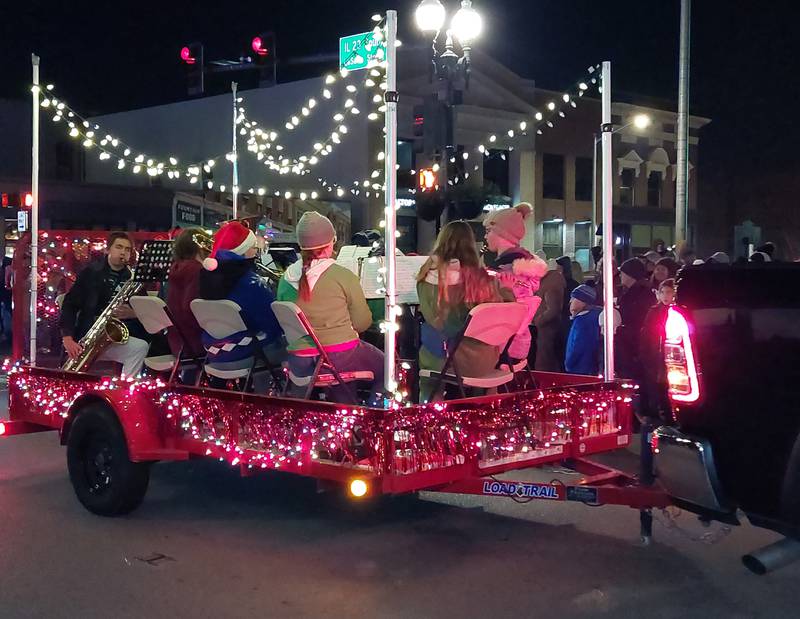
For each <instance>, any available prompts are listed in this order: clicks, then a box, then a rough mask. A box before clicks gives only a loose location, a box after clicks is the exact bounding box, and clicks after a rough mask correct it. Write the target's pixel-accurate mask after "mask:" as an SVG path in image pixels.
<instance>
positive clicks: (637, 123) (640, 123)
mask: <svg viewBox="0 0 800 619" xmlns="http://www.w3.org/2000/svg"><path fill="white" fill-rule="evenodd" d="M652 122H653V119H652V118H650V116H649V115H648V114H636V115H635V116H634V117H633V119H631V121H630V122H628V123H626V124H624V125H622V126H620V127H617V128H616V129H614V130H613V131H612V132H611V135H614V134H615V133H618V132H620V131H623V130H625V129H627V128H628V127H636V128H637V129H639V130H644V129H647V128H648V127H649V126H650V125H651V124H652ZM601 141H602V137H601V136H598V135H597V134H596V133H595V134H594V146H593V147H592V234H593V235H594V236H595V237H596V236H597V145H598V144H600V142H601Z"/></svg>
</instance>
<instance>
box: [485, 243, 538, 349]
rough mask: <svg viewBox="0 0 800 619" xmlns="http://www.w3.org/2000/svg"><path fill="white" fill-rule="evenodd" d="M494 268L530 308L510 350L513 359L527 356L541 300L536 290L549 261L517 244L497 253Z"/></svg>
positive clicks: (515, 296) (505, 283)
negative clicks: (534, 317)
mask: <svg viewBox="0 0 800 619" xmlns="http://www.w3.org/2000/svg"><path fill="white" fill-rule="evenodd" d="M494 270H495V271H497V278H498V280H499V282H500V287H501V288H506V289H508V290H511V291H512V292H513V293H514V298H515V299H516V300H517V303H522V304H523V305H525V306H526V307H527V308H528V318H527V320H526V321H525V323H524V324H523V325H522V327H521V328H520V330H519V331H518V332H517V334H516V335H515V336H514V339H513V340H512V341H511V344H510V345H509V347H508V354H509V356H510V357H511V358H512V359H516V360H519V359H525V358H527V356H528V351H529V350H530V348H531V332H530V329H529V328H528V327H529V325H530V323H531V322H532V321H533V316H534V314H536V310H537V309H539V304H540V303H541V302H542V300H541V298H539V297H537V296H536V291H537V290H539V281H540V280H541V278H542V277H543V276H544V275H545V274H546V273H547V263H546V262H545V261H544V260H542V259H541V258H538V257H536V256H534V255H533V254H531V253H530V252H528V251H527V250H526V249H523V248H522V247H517V248H514V249H510V250H508V251H506V252H504V253H503V254H502V255H500V256H498V258H497V260H496V261H495V268H494Z"/></svg>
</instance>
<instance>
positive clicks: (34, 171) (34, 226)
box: [20, 54, 40, 365]
mask: <svg viewBox="0 0 800 619" xmlns="http://www.w3.org/2000/svg"><path fill="white" fill-rule="evenodd" d="M31 65H32V67H33V88H32V92H33V135H32V138H33V139H32V147H31V195H32V196H33V204H31V269H30V286H31V305H30V314H31V316H30V322H31V324H30V363H31V365H36V308H37V306H38V298H37V293H38V289H37V288H38V285H39V277H38V275H39V105H40V104H39V88H40V87H39V56H37V55H36V54H31ZM20 208H22V206H20Z"/></svg>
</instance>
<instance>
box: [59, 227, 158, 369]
mask: <svg viewBox="0 0 800 619" xmlns="http://www.w3.org/2000/svg"><path fill="white" fill-rule="evenodd" d="M106 245H107V252H106V254H105V256H104V257H103V259H102V260H99V261H96V262H93V263H91V264H89V265H88V266H87V267H86V268H85V269H83V271H81V272H80V273H79V274H78V277H77V278H76V280H75V283H74V284H73V286H72V288H70V290H69V292H68V293H67V295H66V296H65V297H64V302H63V304H62V306H61V316H60V318H59V327H60V328H61V336H62V337H61V339H62V342H63V344H64V350H65V351H66V353H67V355H68V356H69V357H70V359H74V358H76V357H78V356H79V355H80V354H81V352H82V348H81V345H80V339H81V338H82V337H83V336H84V335H85V334H86V332H87V331H88V330H89V329H90V328H91V326H92V325H93V324H94V322H95V320H96V319H97V317H98V316H99V315H100V313H101V312H102V311H103V310H104V309H105V308H106V307H107V306H108V304H109V302H110V301H111V299H112V298H114V295H115V294H116V293H117V292H118V291H119V290H120V288H121V287H122V286H123V284H124V283H125V282H127V281H128V280H129V279H131V277H132V273H131V270H130V268H129V267H128V264H129V263H130V261H131V256H132V253H133V241H132V240H131V238H130V237H129V236H128V235H127V234H125V233H124V232H112V233H111V234H110V235H109V237H108V241H107V244H106ZM114 317H115V318H118V319H119V320H122V321H123V322H126V324H129V326H131V327H133V329H132V331H131V336H130V337H129V338H128V340H127V342H125V343H124V344H111V345H110V346H109V347H108V348H106V349H105V351H103V353H102V354H101V355H100V357H99V358H100V359H105V360H109V361H117V362H119V363H121V364H122V373H123V374H125V375H126V376H136V375H137V374H138V373H139V372H140V371H141V369H142V365H143V363H144V358H145V357H146V356H147V349H148V348H149V346H150V345H149V343H148V342H147V341H146V340H145V339H143V338H142V337H136V335H144V333H143V329H142V328H141V327H140V325H139V324H138V323H135V324H131V321H135V318H136V315H135V314H134V312H133V309H131V307H130V305H128V304H127V303H126V304H124V305H122V306H120V307H119V308H117V310H116V311H115V312H114ZM137 327H138V328H137Z"/></svg>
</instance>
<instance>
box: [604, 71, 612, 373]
mask: <svg viewBox="0 0 800 619" xmlns="http://www.w3.org/2000/svg"><path fill="white" fill-rule="evenodd" d="M602 76H603V77H602V79H603V81H602V84H603V125H602V132H603V136H602V146H603V160H602V161H603V332H604V337H603V353H604V360H605V379H606V380H607V381H609V380H614V215H613V213H612V210H613V201H614V186H613V185H612V183H613V181H614V170H613V167H612V166H613V163H612V159H611V157H612V153H611V146H612V145H611V140H612V135H611V134H612V132H613V131H614V126H613V125H612V123H611V63H610V62H608V61H606V62H604V63H603V73H602Z"/></svg>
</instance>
